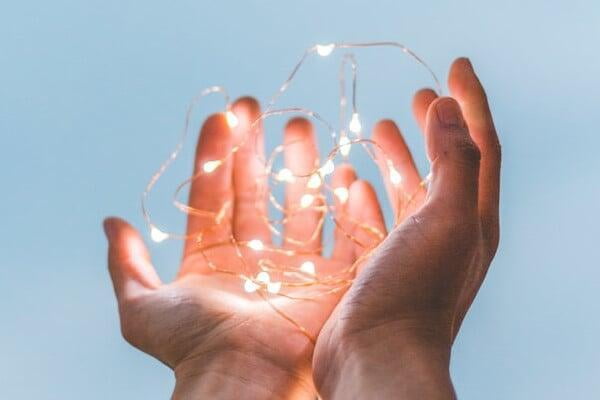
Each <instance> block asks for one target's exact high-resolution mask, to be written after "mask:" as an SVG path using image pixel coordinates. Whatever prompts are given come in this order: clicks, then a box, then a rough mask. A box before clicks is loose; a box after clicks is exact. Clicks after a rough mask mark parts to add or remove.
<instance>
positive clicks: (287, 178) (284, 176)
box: [277, 168, 295, 183]
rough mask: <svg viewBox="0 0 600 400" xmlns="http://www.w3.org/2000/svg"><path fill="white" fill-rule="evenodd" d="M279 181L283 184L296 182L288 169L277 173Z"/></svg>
mask: <svg viewBox="0 0 600 400" xmlns="http://www.w3.org/2000/svg"><path fill="white" fill-rule="evenodd" d="M277 180H278V181H281V182H288V183H292V182H294V180H295V179H294V174H293V173H292V171H290V170H289V169H288V168H282V169H280V170H279V172H278V173H277Z"/></svg>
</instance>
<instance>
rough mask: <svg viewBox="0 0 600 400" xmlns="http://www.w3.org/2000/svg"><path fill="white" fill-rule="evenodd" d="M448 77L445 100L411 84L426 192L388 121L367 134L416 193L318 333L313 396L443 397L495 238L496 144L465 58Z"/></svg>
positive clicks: (393, 196) (450, 392) (483, 99)
mask: <svg viewBox="0 0 600 400" xmlns="http://www.w3.org/2000/svg"><path fill="white" fill-rule="evenodd" d="M448 84H449V88H450V92H451V94H452V96H453V97H454V98H448V97H446V98H437V96H436V95H435V93H434V92H432V91H430V90H422V91H420V92H418V93H417V95H416V96H415V100H414V112H415V116H416V119H417V121H418V122H419V125H421V127H422V130H423V131H424V134H425V142H426V150H427V155H428V158H429V159H430V161H431V174H432V175H431V178H430V180H429V185H428V189H427V190H425V189H424V188H421V187H419V186H417V185H418V182H420V178H419V176H418V173H417V170H416V168H415V167H414V164H413V162H412V159H411V157H410V153H409V152H408V150H407V149H406V146H405V145H404V142H403V141H402V138H401V136H400V133H399V131H398V130H397V128H396V127H395V126H394V125H393V124H392V123H389V122H388V123H385V124H383V125H382V124H380V125H378V127H377V128H376V130H375V132H374V140H376V141H378V142H380V143H385V146H384V147H385V148H386V149H390V151H389V152H390V155H391V156H392V157H396V159H395V160H394V163H395V164H396V165H402V166H403V171H401V172H402V173H403V175H404V176H405V178H406V179H405V180H404V181H403V184H404V185H405V187H404V188H405V189H408V192H411V191H412V192H416V193H419V194H418V195H417V202H416V203H415V204H413V205H412V208H411V210H409V212H408V213H406V214H405V215H404V216H400V218H399V224H398V225H397V226H396V227H395V228H394V229H393V231H392V232H391V233H390V234H389V235H388V236H387V238H386V239H385V240H384V241H383V242H382V243H381V244H380V245H379V246H378V247H377V249H376V250H375V251H374V252H373V253H372V254H371V257H370V258H368V259H367V260H366V261H365V262H364V263H363V264H362V265H361V267H360V269H359V272H358V274H357V277H356V279H355V281H354V283H353V285H352V287H351V288H350V289H349V291H348V292H347V293H346V294H345V295H344V297H343V299H342V300H341V301H340V303H339V304H338V306H337V307H336V309H335V310H334V312H333V314H332V316H331V318H330V319H329V320H328V322H327V323H326V325H325V326H324V328H323V330H322V331H321V333H320V335H319V338H318V342H317V346H316V349H315V355H314V358H313V360H314V361H313V364H314V379H315V384H316V385H317V387H318V389H319V392H320V393H321V395H322V396H323V398H339V399H353V398H357V399H358V398H360V399H365V398H407V399H412V398H427V399H438V398H439V399H448V398H453V397H454V394H453V389H452V385H451V383H450V379H449V374H448V362H449V356H450V348H451V345H452V343H453V341H454V338H455V337H456V334H457V332H458V329H459V327H460V325H461V322H462V320H463V318H464V316H465V313H466V312H467V310H468V308H469V306H470V305H471V303H472V301H473V299H474V297H475V294H476V293H477V291H478V289H479V287H480V285H481V283H482V281H483V279H484V276H485V274H486V271H487V269H488V267H489V265H490V263H491V260H492V258H493V256H494V254H495V251H496V248H497V245H498V237H499V227H498V226H499V225H498V201H499V174H500V146H499V142H498V138H497V135H496V132H495V129H494V125H493V122H492V117H491V113H490V110H489V108H488V103H487V100H486V96H485V93H484V91H483V88H482V86H481V84H480V82H479V80H478V78H477V77H476V75H475V73H474V71H473V68H472V66H471V64H470V62H469V61H468V60H467V59H458V60H456V61H455V62H454V64H453V65H452V67H451V70H450V73H449V79H448ZM388 189H389V190H388V191H389V193H390V198H391V199H392V201H393V202H396V203H398V200H397V197H398V196H401V195H400V194H399V192H398V191H397V190H396V188H395V187H394V186H393V185H391V184H388ZM419 199H420V200H419ZM397 210H398V208H397Z"/></svg>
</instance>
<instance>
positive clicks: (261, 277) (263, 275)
mask: <svg viewBox="0 0 600 400" xmlns="http://www.w3.org/2000/svg"><path fill="white" fill-rule="evenodd" d="M256 280H257V281H258V282H260V283H269V282H271V277H270V276H269V273H268V272H267V271H260V272H259V273H258V274H256Z"/></svg>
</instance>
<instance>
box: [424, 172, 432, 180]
mask: <svg viewBox="0 0 600 400" xmlns="http://www.w3.org/2000/svg"><path fill="white" fill-rule="evenodd" d="M431 178H433V173H432V172H431V171H429V173H428V174H427V176H426V177H425V182H431Z"/></svg>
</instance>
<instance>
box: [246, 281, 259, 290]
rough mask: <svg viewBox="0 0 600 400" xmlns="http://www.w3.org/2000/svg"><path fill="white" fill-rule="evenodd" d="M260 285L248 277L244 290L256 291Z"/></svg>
mask: <svg viewBox="0 0 600 400" xmlns="http://www.w3.org/2000/svg"><path fill="white" fill-rule="evenodd" d="M259 287H260V286H259V285H257V284H256V283H254V282H252V281H251V280H250V279H246V281H245V282H244V290H245V291H246V292H247V293H253V292H256V291H257V290H258V288H259Z"/></svg>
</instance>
